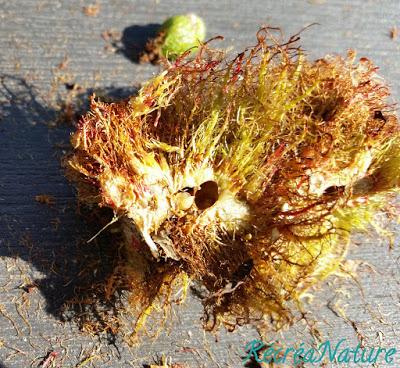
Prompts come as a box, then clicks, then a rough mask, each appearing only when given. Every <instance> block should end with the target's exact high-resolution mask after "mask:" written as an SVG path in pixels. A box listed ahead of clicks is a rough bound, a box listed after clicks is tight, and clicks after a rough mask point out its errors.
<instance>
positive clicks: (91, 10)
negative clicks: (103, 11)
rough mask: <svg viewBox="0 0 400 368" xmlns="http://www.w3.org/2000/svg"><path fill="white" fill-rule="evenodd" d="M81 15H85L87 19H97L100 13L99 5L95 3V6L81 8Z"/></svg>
mask: <svg viewBox="0 0 400 368" xmlns="http://www.w3.org/2000/svg"><path fill="white" fill-rule="evenodd" d="M82 10H83V14H85V15H86V16H88V17H97V16H98V15H99V12H100V4H98V3H95V4H90V5H88V6H84V7H83V9H82Z"/></svg>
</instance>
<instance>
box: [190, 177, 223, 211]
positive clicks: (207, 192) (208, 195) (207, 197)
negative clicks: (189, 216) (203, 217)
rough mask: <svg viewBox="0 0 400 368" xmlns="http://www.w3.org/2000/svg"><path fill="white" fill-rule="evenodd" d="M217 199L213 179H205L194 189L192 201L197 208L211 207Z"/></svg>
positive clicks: (216, 188) (216, 189) (215, 184)
mask: <svg viewBox="0 0 400 368" xmlns="http://www.w3.org/2000/svg"><path fill="white" fill-rule="evenodd" d="M217 200H218V184H217V183H216V182H215V181H212V180H209V181H205V182H204V183H203V184H201V185H200V189H199V190H197V191H196V193H195V196H194V203H195V204H196V206H197V208H198V209H199V210H205V209H207V208H209V207H211V206H212V205H213V204H214V203H215V202H216V201H217Z"/></svg>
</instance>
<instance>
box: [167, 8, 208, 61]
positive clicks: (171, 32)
mask: <svg viewBox="0 0 400 368" xmlns="http://www.w3.org/2000/svg"><path fill="white" fill-rule="evenodd" d="M160 33H163V34H164V42H163V44H162V46H161V53H162V55H163V56H165V57H167V58H168V59H175V58H176V57H178V56H179V55H180V54H182V53H184V52H185V51H187V50H188V49H190V48H193V47H196V46H199V44H200V43H201V42H203V41H204V39H205V37H206V26H205V24H204V21H203V20H202V19H201V18H200V17H198V16H197V15H195V14H186V15H175V16H173V17H171V18H168V19H167V20H166V21H165V22H164V23H163V24H162V25H161V28H160ZM193 51H195V49H194V50H193Z"/></svg>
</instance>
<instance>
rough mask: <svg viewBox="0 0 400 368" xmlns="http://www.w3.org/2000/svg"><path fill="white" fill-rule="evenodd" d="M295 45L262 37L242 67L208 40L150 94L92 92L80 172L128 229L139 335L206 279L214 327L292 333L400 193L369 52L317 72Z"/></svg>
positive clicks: (91, 193)
mask: <svg viewBox="0 0 400 368" xmlns="http://www.w3.org/2000/svg"><path fill="white" fill-rule="evenodd" d="M294 41H295V38H292V39H290V40H289V41H288V42H286V43H280V42H278V41H276V37H275V35H274V34H272V30H271V29H262V30H261V31H260V32H259V33H258V35H257V44H256V45H255V46H254V47H250V48H249V49H247V50H246V51H245V52H243V53H241V54H239V55H238V56H237V57H236V58H234V59H233V60H231V61H229V60H227V59H226V57H225V55H224V54H223V53H222V52H219V51H215V50H211V49H209V47H208V46H207V45H204V46H203V47H202V48H201V49H200V51H199V53H198V54H197V56H196V58H195V59H194V60H189V59H187V58H185V56H182V57H181V58H179V59H178V60H176V62H174V63H173V64H171V65H168V66H167V67H166V69H165V71H163V72H162V73H161V74H160V75H158V76H157V77H155V78H153V79H152V80H150V81H149V82H148V83H147V84H146V85H145V86H144V87H143V88H142V89H141V90H140V92H139V94H138V95H137V96H133V97H131V98H130V99H128V100H125V101H122V102H120V103H103V102H101V101H98V100H96V98H95V97H94V96H93V97H92V99H91V110H90V112H89V113H87V114H86V115H85V116H83V117H82V119H81V121H80V123H79V126H78V127H77V130H76V133H75V134H74V136H73V140H72V142H73V145H74V149H75V151H74V154H73V155H72V157H70V159H69V163H70V167H71V168H72V169H73V170H72V171H71V175H72V177H73V179H74V180H75V181H76V183H77V186H78V189H79V198H80V200H81V201H83V202H89V203H97V204H98V205H99V206H107V207H110V208H112V209H113V210H114V212H115V214H116V216H117V217H118V218H119V219H120V220H121V223H122V224H123V228H124V231H125V235H126V241H125V249H126V253H127V265H126V267H125V271H124V272H125V274H126V278H127V280H129V281H130V283H131V285H132V290H133V292H132V301H133V303H134V304H135V305H138V304H137V301H138V300H140V301H141V303H140V304H139V305H140V308H139V313H142V314H141V316H140V317H139V319H138V324H137V327H138V328H140V327H142V326H143V324H144V317H143V316H144V315H146V314H147V312H149V311H150V310H151V308H152V307H153V306H154V303H155V302H156V300H158V301H160V302H161V304H162V305H167V304H168V302H169V301H170V300H171V295H172V291H173V290H174V289H175V288H177V287H179V286H181V287H182V285H183V288H184V289H185V288H186V287H187V285H188V282H189V280H192V279H195V280H199V281H200V282H201V283H202V284H203V285H204V286H205V289H206V291H207V295H205V297H204V299H203V303H204V307H205V312H206V319H205V321H206V326H207V327H208V328H214V327H215V326H216V325H218V324H219V323H221V322H222V323H223V324H225V325H226V326H228V327H232V328H234V327H235V326H236V325H238V324H242V323H248V322H250V321H253V320H262V319H268V320H271V319H272V320H273V321H274V322H275V325H276V327H279V326H281V325H282V324H284V323H288V322H290V321H291V315H292V314H291V308H292V307H293V305H295V304H296V302H298V301H299V298H300V297H301V294H302V293H303V292H304V291H305V290H306V289H307V288H309V287H310V286H311V285H313V284H315V283H316V282H318V281H320V280H321V279H323V278H325V277H326V276H327V275H329V274H330V273H332V272H333V271H334V270H335V269H336V268H337V267H338V265H339V264H340V262H341V260H342V259H343V256H344V254H345V251H346V248H347V242H348V238H349V233H350V231H351V230H357V229H358V230H363V229H366V227H367V226H368V225H369V224H370V223H372V218H373V214H374V212H376V211H377V210H384V209H385V206H387V203H388V200H389V199H390V196H391V195H392V194H393V193H394V192H395V191H397V188H398V185H399V180H400V177H399V175H400V174H399V163H400V158H399V148H398V147H400V145H399V143H400V138H399V137H400V136H399V125H398V121H397V118H396V115H395V113H394V112H393V107H392V106H391V105H389V104H388V102H387V97H388V96H389V90H388V87H387V85H386V84H385V83H384V82H383V80H382V79H381V78H380V77H379V76H378V75H377V68H376V67H375V66H374V65H373V63H372V62H371V61H369V60H368V59H366V58H361V59H360V60H359V61H358V62H356V58H355V53H354V52H349V54H348V56H347V57H346V58H342V57H340V56H327V57H325V58H324V59H320V60H317V61H314V62H310V61H307V60H306V58H305V56H304V54H303V53H302V51H301V50H300V49H299V48H298V47H296V46H295V45H294ZM292 302H294V303H292ZM291 306H292V307H291Z"/></svg>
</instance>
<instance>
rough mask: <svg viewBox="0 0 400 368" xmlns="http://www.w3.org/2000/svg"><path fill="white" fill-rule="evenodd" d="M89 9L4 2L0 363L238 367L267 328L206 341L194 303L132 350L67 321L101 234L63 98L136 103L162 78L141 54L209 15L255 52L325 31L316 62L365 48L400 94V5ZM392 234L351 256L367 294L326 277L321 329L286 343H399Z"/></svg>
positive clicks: (362, 244)
mask: <svg viewBox="0 0 400 368" xmlns="http://www.w3.org/2000/svg"><path fill="white" fill-rule="evenodd" d="M93 3H94V1H93ZM89 4H91V2H85V1H83V0H82V1H79V0H71V1H69V0H65V1H60V0H38V1H34V0H23V1H22V0H21V1H0V50H1V53H0V73H1V80H0V82H1V85H0V119H1V120H0V158H1V160H0V256H1V260H0V360H1V363H0V367H7V368H11V367H12V368H14V367H15V368H19V367H21V368H24V367H30V366H34V367H37V366H39V365H40V362H41V361H42V360H43V358H44V357H45V356H46V355H47V354H48V353H49V352H50V351H57V352H58V353H59V358H58V361H59V362H61V364H62V367H75V366H77V364H79V362H83V361H85V358H87V357H90V356H94V358H93V359H92V360H91V361H90V362H88V365H87V366H92V367H130V366H131V367H143V365H144V364H150V363H152V362H153V361H154V359H156V358H157V357H160V356H161V355H165V356H169V357H172V360H173V361H174V362H180V363H187V364H189V366H190V367H240V366H241V359H240V356H241V354H243V347H244V346H245V344H246V343H247V342H248V341H250V340H251V339H252V338H255V337H257V336H258V335H257V333H256V332H255V331H254V330H252V329H251V328H242V329H239V330H238V331H236V332H235V333H224V332H221V333H219V334H218V335H217V337H214V336H213V335H210V334H203V331H202V330H201V327H200V326H201V322H200V317H201V304H200V302H199V300H198V299H196V298H195V297H193V296H191V297H190V298H189V301H188V303H187V304H186V305H184V306H183V307H181V308H179V309H177V310H176V316H175V318H174V321H173V322H172V325H171V326H172V327H171V329H170V334H167V333H165V334H163V335H162V336H161V337H160V338H159V339H158V340H156V341H155V342H152V341H151V340H150V339H149V340H146V341H144V342H143V344H142V345H140V346H138V347H135V348H128V347H127V346H126V345H125V344H124V343H122V342H121V341H116V342H115V344H111V345H110V344H107V342H106V341H105V340H104V339H99V338H97V337H93V338H92V337H90V336H89V335H87V334H83V333H81V332H79V331H78V328H77V325H76V324H75V323H73V322H61V319H60V315H59V312H58V311H59V308H60V306H61V305H62V303H63V302H64V301H65V298H66V294H67V293H68V292H69V291H68V290H70V289H68V285H70V284H69V283H70V281H71V280H74V277H75V276H76V275H77V274H78V273H79V271H80V270H79V267H78V266H77V265H78V263H79V262H78V259H77V257H79V253H78V251H77V249H76V244H77V242H78V239H80V238H81V237H82V236H87V238H89V237H90V236H91V235H93V229H89V228H88V227H87V224H85V223H84V222H82V220H81V218H80V217H78V216H77V215H76V201H75V194H74V191H73V188H71V186H70V185H69V184H68V182H67V181H66V179H65V178H64V174H63V169H62V167H61V166H60V158H61V156H62V155H63V153H64V152H65V149H66V147H67V145H68V137H69V133H70V129H71V128H70V127H69V126H68V125H65V124H64V125H63V124H54V123H55V122H56V120H57V117H58V116H59V111H58V109H59V100H60V99H65V98H66V96H67V95H68V89H67V88H66V86H67V87H68V85H72V84H76V85H79V86H81V90H82V94H83V95H84V94H85V93H86V94H87V93H88V92H87V91H88V90H90V89H91V90H93V89H96V90H97V91H100V93H109V94H113V95H120V96H126V95H129V93H131V92H132V91H133V90H134V89H135V87H137V86H138V85H139V84H140V83H141V82H143V81H145V80H146V79H147V78H149V77H150V76H151V75H153V74H154V73H156V72H157V70H158V69H157V68H156V67H154V66H151V65H139V64H136V63H134V62H132V57H133V56H134V53H135V51H136V50H137V49H138V47H140V45H141V44H142V43H143V42H144V39H145V37H146V35H147V34H149V32H150V33H151V32H152V31H153V30H154V25H156V24H159V23H161V22H162V21H163V20H164V19H165V18H166V17H167V16H169V15H173V14H176V13H185V12H195V13H197V14H199V15H200V16H202V17H204V19H205V20H206V23H207V25H208V36H209V37H212V36H216V35H223V36H225V40H224V41H223V42H222V43H221V44H220V45H221V47H232V48H233V50H240V49H242V48H243V47H245V46H247V45H249V44H253V43H254V41H255V32H256V31H257V30H258V28H259V26H260V25H263V24H268V25H273V26H279V27H281V28H282V30H283V31H284V33H285V34H286V35H291V34H293V33H296V32H297V31H299V30H300V29H302V28H303V27H305V26H307V25H309V24H311V23H318V25H315V26H313V27H311V28H309V29H308V30H307V31H305V32H304V33H303V34H302V41H301V44H302V46H303V48H304V49H306V50H307V51H308V53H309V55H310V57H312V58H318V57H321V56H323V55H325V54H326V53H342V54H343V53H345V52H346V50H347V49H349V48H353V49H356V50H357V52H358V55H360V56H367V57H369V58H371V59H372V60H374V61H375V63H376V64H377V65H379V66H380V72H381V74H382V75H383V76H384V77H385V78H386V79H387V80H389V81H391V84H392V89H393V94H394V97H395V98H397V99H399V98H400V85H399V83H398V81H399V80H400V58H399V56H400V40H392V39H391V38H390V29H391V28H392V27H393V26H396V25H397V26H400V23H399V22H400V3H399V1H398V0H380V1H378V0H375V1H373V0H352V1H350V0H348V1H346V0H326V1H319V2H318V1H301V0H281V1H272V0H269V1H261V0H260V1H255V0H246V1H239V0H234V1H227V0H223V1H209V0H207V1H194V0H187V1H178V0H170V1H167V0H158V1H153V0H151V1H150V0H149V1H146V0H141V1H128V0H112V1H105V0H102V1H97V4H98V6H99V14H98V15H97V16H96V17H89V16H87V15H85V14H84V12H83V10H82V9H83V7H84V6H88V5H89ZM107 30H113V31H114V33H118V32H120V33H121V35H122V39H123V41H124V42H120V41H118V42H117V41H116V42H115V43H114V45H112V42H111V41H110V40H109V41H107V42H106V41H105V40H104V37H102V34H103V32H105V31H107ZM103 36H104V34H103ZM232 52H234V51H232ZM60 63H63V64H64V65H60ZM60 67H61V68H60ZM102 91H103V92H102ZM104 91H105V92H104ZM53 125H54V126H53ZM44 193H45V194H50V195H52V196H54V197H55V204H54V205H53V206H50V207H49V206H46V205H43V204H40V203H38V202H36V201H35V200H34V197H35V196H36V195H38V194H44ZM393 229H394V230H395V232H396V239H395V249H394V250H393V251H388V249H387V245H386V244H385V243H384V242H382V241H381V240H380V239H379V238H378V236H377V235H372V236H371V237H368V238H367V237H362V236H357V237H355V242H356V243H357V244H358V245H356V246H353V247H352V248H351V251H350V254H349V259H352V260H354V261H356V260H362V261H363V262H360V264H359V279H358V281H359V285H360V287H361V290H360V289H359V288H358V286H357V283H356V282H354V281H351V280H349V281H347V282H346V281H339V280H336V279H334V278H331V279H329V280H328V281H327V282H326V283H325V284H324V285H323V286H322V288H321V290H319V291H317V292H316V298H315V300H314V303H313V306H312V307H311V308H310V312H309V314H308V317H309V320H310V321H315V324H313V325H312V324H311V322H310V323H309V324H308V325H307V324H306V323H305V322H304V321H301V322H299V323H297V324H295V325H294V326H292V328H290V329H289V330H288V331H285V332H283V333H280V334H271V335H269V336H268V338H273V337H277V338H280V339H284V340H285V341H288V343H287V344H288V345H289V344H290V341H291V342H292V343H291V344H292V345H293V344H295V343H297V344H299V343H301V342H303V341H304V342H309V343H310V342H311V341H312V337H311V335H310V329H312V328H317V329H318V330H319V331H320V333H321V336H322V339H323V340H325V339H329V338H330V339H333V340H335V341H337V340H338V339H340V338H347V339H348V341H349V345H352V346H354V345H356V343H357V341H358V340H360V339H361V340H362V341H363V342H364V343H365V344H367V345H371V346H377V345H379V344H382V346H386V347H398V348H400V337H399V334H400V317H399V316H400V313H399V309H400V308H399V306H400V292H399V282H400V272H399V267H398V266H399V265H398V259H399V256H400V252H399V251H398V244H399V241H398V240H399V237H398V228H397V227H396V225H394V224H393ZM372 267H373V268H374V269H375V271H372ZM34 280H35V282H36V284H37V285H38V286H39V287H38V288H34V290H33V291H32V292H31V293H26V291H24V290H23V287H24V286H26V285H27V284H29V283H31V282H33V281H34ZM344 286H347V287H346V288H344ZM344 289H346V290H349V293H348V294H346V293H344V292H342V290H344ZM338 306H343V307H344V306H345V307H346V308H347V315H348V317H349V320H347V321H345V320H343V319H342V318H339V317H338V316H337V315H336V314H337V313H338ZM94 352H95V353H96V354H95V355H94ZM397 359H398V360H397V364H400V360H399V358H397ZM337 366H339V365H337ZM381 366H382V367H384V366H385V365H384V364H382V365H381Z"/></svg>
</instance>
